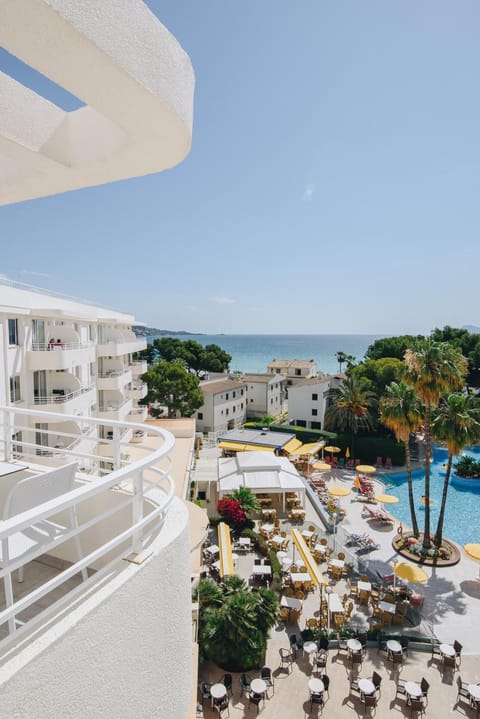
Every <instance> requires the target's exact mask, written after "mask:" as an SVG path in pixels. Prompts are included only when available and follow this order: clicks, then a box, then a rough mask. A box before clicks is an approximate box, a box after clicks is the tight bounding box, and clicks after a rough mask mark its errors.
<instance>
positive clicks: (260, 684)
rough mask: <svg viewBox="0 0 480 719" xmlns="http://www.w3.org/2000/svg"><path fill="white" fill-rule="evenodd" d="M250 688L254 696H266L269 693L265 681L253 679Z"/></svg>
mask: <svg viewBox="0 0 480 719" xmlns="http://www.w3.org/2000/svg"><path fill="white" fill-rule="evenodd" d="M250 688H251V690H252V692H254V694H265V692H266V691H267V684H266V682H265V681H264V680H263V679H252V681H251V682H250Z"/></svg>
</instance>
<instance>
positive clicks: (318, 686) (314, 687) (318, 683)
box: [308, 677, 325, 694]
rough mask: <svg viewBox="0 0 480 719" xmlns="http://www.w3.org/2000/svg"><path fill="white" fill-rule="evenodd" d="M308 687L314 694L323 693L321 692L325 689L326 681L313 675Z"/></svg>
mask: <svg viewBox="0 0 480 719" xmlns="http://www.w3.org/2000/svg"><path fill="white" fill-rule="evenodd" d="M308 688H309V689H310V691H311V692H313V694H321V692H323V691H325V685H324V683H323V682H322V680H321V679H317V677H312V678H311V679H309V680H308Z"/></svg>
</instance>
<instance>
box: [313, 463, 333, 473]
mask: <svg viewBox="0 0 480 719" xmlns="http://www.w3.org/2000/svg"><path fill="white" fill-rule="evenodd" d="M312 469H315V470H316V471H317V472H325V471H326V470H327V469H332V468H331V466H330V465H329V464H327V463H326V462H315V464H312Z"/></svg>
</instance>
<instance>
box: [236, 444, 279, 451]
mask: <svg viewBox="0 0 480 719" xmlns="http://www.w3.org/2000/svg"><path fill="white" fill-rule="evenodd" d="M243 452H275V447H265V445H263V444H245V445H244V446H243Z"/></svg>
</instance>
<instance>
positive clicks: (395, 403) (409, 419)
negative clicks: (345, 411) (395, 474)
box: [380, 382, 423, 537]
mask: <svg viewBox="0 0 480 719" xmlns="http://www.w3.org/2000/svg"><path fill="white" fill-rule="evenodd" d="M422 417H423V414H422V405H421V402H420V400H419V399H418V397H417V396H416V394H415V390H414V389H413V387H411V386H410V385H407V384H405V383H404V382H392V383H391V384H390V385H388V387H386V389H385V394H384V395H383V397H381V398H380V420H381V422H382V423H383V424H384V425H385V426H386V427H388V428H389V429H391V430H392V431H393V432H394V434H395V437H396V438H397V440H398V441H399V442H403V444H404V445H405V463H406V465H407V477H408V480H407V481H408V501H409V504H410V517H411V520H412V529H413V534H414V536H415V537H418V535H419V531H418V522H417V515H416V513H415V501H414V498H413V483H412V463H411V459H410V434H411V433H412V432H414V431H415V430H416V429H417V428H418V427H419V426H420V423H421V421H422Z"/></svg>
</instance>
